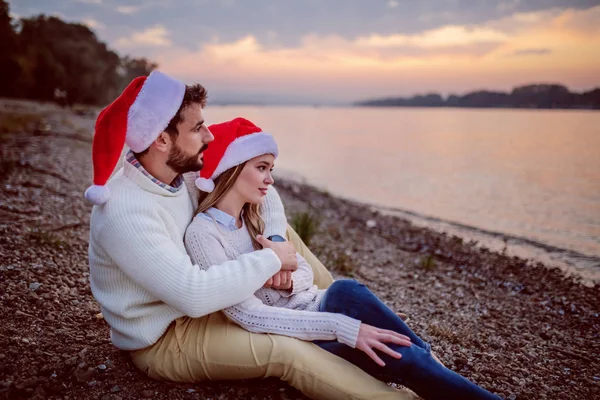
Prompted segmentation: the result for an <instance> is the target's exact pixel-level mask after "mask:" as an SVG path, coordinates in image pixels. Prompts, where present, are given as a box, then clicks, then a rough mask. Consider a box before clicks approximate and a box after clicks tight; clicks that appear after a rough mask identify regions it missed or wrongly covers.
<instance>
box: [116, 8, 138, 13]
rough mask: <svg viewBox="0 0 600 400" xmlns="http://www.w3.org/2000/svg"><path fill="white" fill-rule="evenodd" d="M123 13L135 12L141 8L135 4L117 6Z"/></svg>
mask: <svg viewBox="0 0 600 400" xmlns="http://www.w3.org/2000/svg"><path fill="white" fill-rule="evenodd" d="M116 10H117V11H118V12H120V13H121V14H134V13H136V12H138V11H139V10H140V7H135V6H118V7H117V8H116Z"/></svg>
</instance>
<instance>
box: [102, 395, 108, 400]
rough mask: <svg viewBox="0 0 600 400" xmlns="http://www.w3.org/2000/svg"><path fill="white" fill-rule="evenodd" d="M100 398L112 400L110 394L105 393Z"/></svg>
mask: <svg viewBox="0 0 600 400" xmlns="http://www.w3.org/2000/svg"><path fill="white" fill-rule="evenodd" d="M100 400H110V395H109V394H105V395H104V396H102V397H100Z"/></svg>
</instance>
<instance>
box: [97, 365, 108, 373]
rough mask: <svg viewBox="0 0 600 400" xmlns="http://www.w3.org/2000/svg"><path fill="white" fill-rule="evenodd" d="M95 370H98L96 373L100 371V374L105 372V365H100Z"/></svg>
mask: <svg viewBox="0 0 600 400" xmlns="http://www.w3.org/2000/svg"><path fill="white" fill-rule="evenodd" d="M96 368H98V371H100V372H104V371H106V365H105V364H100V365H98V366H97V367H96Z"/></svg>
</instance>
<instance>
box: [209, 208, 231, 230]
mask: <svg viewBox="0 0 600 400" xmlns="http://www.w3.org/2000/svg"><path fill="white" fill-rule="evenodd" d="M205 213H206V214H208V215H210V216H211V217H212V218H213V219H214V220H215V221H217V222H218V223H219V224H221V225H223V226H225V227H227V228H229V229H232V230H237V229H238V227H237V226H236V225H235V217H232V216H231V215H229V214H227V213H226V212H225V211H221V210H219V209H218V208H215V207H211V208H209V209H208V210H206V211H205Z"/></svg>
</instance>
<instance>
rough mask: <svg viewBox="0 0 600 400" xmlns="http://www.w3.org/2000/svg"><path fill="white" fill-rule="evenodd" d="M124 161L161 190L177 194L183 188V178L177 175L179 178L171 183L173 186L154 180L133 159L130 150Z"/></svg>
mask: <svg viewBox="0 0 600 400" xmlns="http://www.w3.org/2000/svg"><path fill="white" fill-rule="evenodd" d="M125 159H126V160H127V162H128V163H129V164H131V165H133V166H134V167H135V168H137V169H138V170H139V171H140V172H141V173H142V174H144V176H146V177H147V178H148V179H150V180H151V181H152V182H154V183H156V184H157V185H158V186H160V187H161V188H164V189H167V190H168V191H169V192H171V193H177V192H178V191H179V189H181V188H182V187H183V177H182V176H181V175H179V176H177V178H175V180H174V181H173V185H169V184H167V183H164V182H161V181H159V180H158V179H156V178H155V177H153V176H152V175H150V173H149V172H148V171H146V168H144V167H143V166H142V164H141V163H140V162H139V161H138V159H137V158H135V154H133V151H131V150H129V151H128V152H127V155H126V156H125Z"/></svg>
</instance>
